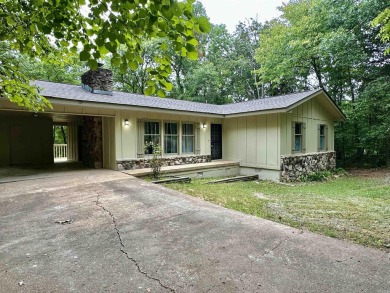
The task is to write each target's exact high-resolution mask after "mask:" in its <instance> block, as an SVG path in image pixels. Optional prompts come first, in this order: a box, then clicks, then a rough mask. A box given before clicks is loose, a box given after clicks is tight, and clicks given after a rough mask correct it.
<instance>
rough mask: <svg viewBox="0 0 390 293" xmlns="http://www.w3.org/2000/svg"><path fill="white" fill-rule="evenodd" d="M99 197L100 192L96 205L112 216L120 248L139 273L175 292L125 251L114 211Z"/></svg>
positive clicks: (98, 195)
mask: <svg viewBox="0 0 390 293" xmlns="http://www.w3.org/2000/svg"><path fill="white" fill-rule="evenodd" d="M99 198H100V194H97V196H96V206H98V207H99V208H101V209H102V210H103V211H105V212H106V213H107V214H108V215H109V216H110V217H111V220H112V223H113V225H114V229H115V232H116V234H117V236H118V240H119V244H120V246H121V248H120V251H121V252H122V253H123V254H124V255H125V256H126V258H127V259H128V260H130V261H132V262H133V263H134V265H135V266H136V268H137V270H138V272H139V273H141V274H142V275H144V276H145V277H146V278H148V279H150V280H153V281H156V282H158V283H159V285H160V286H161V287H162V288H164V289H166V290H169V291H170V292H175V290H174V289H172V288H171V287H168V286H166V285H164V284H163V283H162V282H161V280H160V279H158V278H156V277H153V276H150V275H149V274H148V273H147V272H145V271H143V270H142V269H141V267H140V265H139V264H138V262H137V260H135V259H134V258H133V257H131V256H130V255H129V254H128V253H127V252H126V251H125V245H124V244H123V241H122V237H121V233H120V231H119V229H118V226H117V223H116V220H115V216H114V215H113V213H112V212H111V211H110V210H108V209H107V208H106V207H104V206H103V205H102V204H101V203H100V202H99Z"/></svg>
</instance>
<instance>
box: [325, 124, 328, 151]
mask: <svg viewBox="0 0 390 293" xmlns="http://www.w3.org/2000/svg"><path fill="white" fill-rule="evenodd" d="M325 150H326V151H328V125H326V126H325Z"/></svg>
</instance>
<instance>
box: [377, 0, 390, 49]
mask: <svg viewBox="0 0 390 293" xmlns="http://www.w3.org/2000/svg"><path fill="white" fill-rule="evenodd" d="M373 25H382V27H381V29H380V33H379V35H380V37H381V38H382V41H383V42H384V43H387V44H388V43H389V42H390V8H388V7H387V8H386V9H385V10H383V11H382V12H381V13H379V15H378V16H377V17H376V18H375V19H374V21H373ZM386 53H387V54H390V46H388V48H387V49H386Z"/></svg>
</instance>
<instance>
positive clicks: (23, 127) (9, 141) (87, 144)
mask: <svg viewBox="0 0 390 293" xmlns="http://www.w3.org/2000/svg"><path fill="white" fill-rule="evenodd" d="M0 107H1V109H0V137H1V138H2V139H1V140H0V167H12V166H18V167H36V166H50V165H53V164H54V163H55V161H56V160H55V157H59V156H60V157H61V158H62V160H61V162H62V163H63V162H81V163H82V164H83V165H84V166H87V167H92V168H106V169H115V167H116V165H115V148H114V147H111V145H112V142H113V141H115V139H114V136H115V129H114V124H115V118H114V117H113V116H106V115H99V114H95V113H88V114H87V113H86V114H80V113H72V112H71V111H66V112H67V113H64V111H62V112H59V111H56V108H55V107H54V109H53V111H48V112H43V113H32V112H29V111H21V110H18V109H15V108H14V105H12V104H11V103H9V102H7V101H3V100H1V101H0ZM54 125H62V126H66V128H67V133H66V144H65V145H61V149H60V150H58V149H57V148H58V147H57V146H56V145H54V136H53V126H54Z"/></svg>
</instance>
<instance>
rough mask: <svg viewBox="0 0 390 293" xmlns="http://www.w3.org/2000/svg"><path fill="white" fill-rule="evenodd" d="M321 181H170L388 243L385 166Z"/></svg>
mask: <svg viewBox="0 0 390 293" xmlns="http://www.w3.org/2000/svg"><path fill="white" fill-rule="evenodd" d="M351 172H352V173H351V174H352V175H349V176H343V177H340V178H337V179H332V180H329V181H326V182H315V183H298V184H294V185H293V186H288V185H283V184H278V183H274V182H269V181H260V182H255V181H251V182H238V183H223V184H206V183H207V182H209V181H211V180H212V179H195V180H192V182H191V183H188V184H181V183H176V184H169V185H167V187H169V188H172V189H176V190H179V191H182V192H184V193H187V194H190V195H192V196H196V197H199V198H202V199H204V200H207V201H210V202H213V203H216V204H218V205H221V206H224V207H226V208H230V209H234V210H237V211H241V212H243V213H247V214H250V215H254V216H258V217H261V218H265V219H269V220H272V221H276V222H280V223H283V224H286V225H289V226H292V227H296V228H301V229H307V230H310V231H313V232H317V233H321V234H325V235H327V236H331V237H336V238H340V239H347V240H350V241H353V242H356V243H360V244H363V245H368V246H373V247H377V248H382V249H385V250H389V248H390V171H389V170H388V169H387V170H383V169H382V170H379V171H378V170H376V171H370V170H366V171H362V170H360V171H351Z"/></svg>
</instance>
